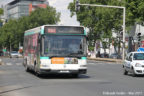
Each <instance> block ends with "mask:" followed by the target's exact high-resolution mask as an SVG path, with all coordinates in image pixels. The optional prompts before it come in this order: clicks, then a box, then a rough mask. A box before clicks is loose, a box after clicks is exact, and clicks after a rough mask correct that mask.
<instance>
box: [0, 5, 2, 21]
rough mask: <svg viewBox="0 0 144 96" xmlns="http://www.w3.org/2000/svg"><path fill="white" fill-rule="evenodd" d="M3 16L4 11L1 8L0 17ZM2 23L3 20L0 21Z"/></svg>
mask: <svg viewBox="0 0 144 96" xmlns="http://www.w3.org/2000/svg"><path fill="white" fill-rule="evenodd" d="M2 14H3V9H2V8H0V16H1V15H2ZM0 22H2V21H1V20H0Z"/></svg>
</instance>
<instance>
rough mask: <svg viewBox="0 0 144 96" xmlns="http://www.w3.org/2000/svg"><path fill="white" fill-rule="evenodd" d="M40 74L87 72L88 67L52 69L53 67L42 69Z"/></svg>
mask: <svg viewBox="0 0 144 96" xmlns="http://www.w3.org/2000/svg"><path fill="white" fill-rule="evenodd" d="M39 73H40V74H86V73H87V69H79V70H51V69H40V70H39Z"/></svg>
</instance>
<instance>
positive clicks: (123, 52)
mask: <svg viewBox="0 0 144 96" xmlns="http://www.w3.org/2000/svg"><path fill="white" fill-rule="evenodd" d="M75 6H76V9H78V7H80V6H92V7H107V8H117V9H123V26H122V27H123V51H122V60H124V58H125V17H126V8H125V7H122V6H109V5H97V4H80V2H79V0H76V5H75ZM78 10H79V9H78ZM78 10H77V11H78Z"/></svg>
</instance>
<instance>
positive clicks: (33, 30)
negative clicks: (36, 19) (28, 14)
mask: <svg viewBox="0 0 144 96" xmlns="http://www.w3.org/2000/svg"><path fill="white" fill-rule="evenodd" d="M46 26H54V27H55V26H61V27H82V28H84V27H83V26H75V25H42V26H39V27H36V28H32V29H29V30H26V31H25V35H30V34H34V33H40V32H41V31H42V30H44V27H46Z"/></svg>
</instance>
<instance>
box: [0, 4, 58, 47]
mask: <svg viewBox="0 0 144 96" xmlns="http://www.w3.org/2000/svg"><path fill="white" fill-rule="evenodd" d="M59 18H60V13H57V12H56V10H55V8H53V7H47V8H46V9H44V8H39V9H37V10H35V11H33V12H32V13H31V15H30V16H24V17H21V18H19V19H17V20H15V19H11V20H9V21H8V22H7V23H6V24H5V25H4V26H3V27H2V28H0V46H5V47H7V48H9V46H10V45H11V46H12V48H18V45H19V43H21V44H23V37H24V32H25V31H26V30H28V29H31V28H34V27H38V26H41V25H46V24H56V23H57V22H58V21H60V19H59Z"/></svg>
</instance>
